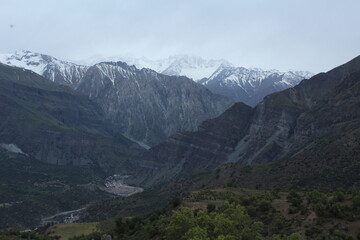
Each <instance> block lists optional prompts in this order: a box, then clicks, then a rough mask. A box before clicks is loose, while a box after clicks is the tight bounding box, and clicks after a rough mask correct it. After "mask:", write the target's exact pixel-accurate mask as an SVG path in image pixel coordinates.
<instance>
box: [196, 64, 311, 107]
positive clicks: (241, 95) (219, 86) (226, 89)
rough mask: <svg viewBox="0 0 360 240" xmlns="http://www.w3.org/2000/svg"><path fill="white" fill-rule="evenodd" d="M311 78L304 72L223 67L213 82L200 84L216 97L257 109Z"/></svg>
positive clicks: (213, 75) (212, 77)
mask: <svg viewBox="0 0 360 240" xmlns="http://www.w3.org/2000/svg"><path fill="white" fill-rule="evenodd" d="M311 76H312V74H311V73H310V72H303V71H289V72H280V71H277V70H262V69H258V68H244V67H232V66H228V65H221V66H220V67H219V68H218V69H217V70H216V71H215V72H214V73H213V74H212V75H211V76H210V77H209V78H205V79H203V80H201V81H200V82H199V83H201V84H202V85H204V86H205V87H207V88H208V89H210V90H211V91H212V92H214V93H217V94H220V95H223V96H227V97H229V98H231V99H233V100H235V101H237V102H243V103H245V104H247V105H250V106H255V105H256V104H258V103H259V102H260V101H261V100H262V99H263V98H264V97H265V96H266V95H269V94H271V93H273V92H278V91H281V90H284V89H287V88H290V87H294V86H295V85H297V84H299V83H300V81H301V80H303V79H307V78H309V77H311Z"/></svg>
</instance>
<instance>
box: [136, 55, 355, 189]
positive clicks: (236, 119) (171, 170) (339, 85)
mask: <svg viewBox="0 0 360 240" xmlns="http://www.w3.org/2000/svg"><path fill="white" fill-rule="evenodd" d="M359 81H360V57H357V58H355V59H353V60H351V61H350V62H348V63H346V64H344V65H342V66H340V67H337V68H335V69H333V70H331V71H329V72H327V73H320V74H318V75H315V76H314V77H312V78H310V79H308V80H303V81H302V82H301V83H300V84H299V85H297V86H295V87H293V88H290V89H287V90H284V91H281V92H278V93H273V94H271V95H268V96H266V97H265V98H264V100H263V101H262V102H260V103H259V104H258V105H257V106H256V107H255V108H250V107H248V106H246V105H244V104H242V103H237V104H235V105H234V106H232V107H231V108H229V109H228V110H227V111H226V112H225V113H223V114H222V115H220V116H219V117H218V118H215V119H210V120H207V121H205V122H204V123H203V124H202V125H201V126H200V127H199V131H197V132H185V133H177V134H175V135H173V136H171V137H170V138H169V139H168V140H166V141H165V142H163V143H161V144H159V145H157V146H155V147H153V148H152V149H150V151H148V152H147V153H145V154H144V155H143V156H142V157H141V159H143V160H144V161H147V163H148V165H147V167H148V169H149V170H148V171H147V173H148V176H150V177H148V178H142V179H138V181H139V182H141V181H142V183H143V184H147V185H149V186H151V185H155V184H157V183H160V182H164V181H165V182H166V181H170V180H171V179H176V178H178V177H180V176H189V175H191V174H194V173H199V172H204V171H206V170H211V169H215V168H216V167H218V166H220V165H221V164H223V163H228V162H233V163H239V164H246V165H253V164H261V163H268V162H276V161H279V160H282V159H290V160H288V161H297V162H298V164H300V165H301V164H307V163H308V162H309V161H310V159H311V160H312V161H313V162H311V161H310V163H311V164H309V166H313V167H314V169H312V171H311V172H312V173H313V174H315V173H317V172H318V171H321V174H325V175H326V169H333V170H334V171H335V172H336V171H337V172H339V169H342V170H341V171H344V172H343V173H344V174H345V175H346V174H348V175H349V176H347V177H348V178H350V177H351V176H352V177H353V178H356V176H357V175H354V172H353V171H351V169H348V168H346V169H344V168H343V166H344V165H346V164H347V163H348V164H349V166H358V162H356V159H358V158H359V157H360V156H359V152H358V151H357V150H356V149H357V148H356V146H358V143H359V135H358V132H359V131H360V115H359V113H360V109H359V106H360V105H359V103H360V98H359V94H358V93H359ZM331 141H335V142H336V144H335V143H333V144H331ZM345 149H349V150H351V151H348V153H351V155H349V154H340V153H341V152H347V151H344V150H345ZM340 150H341V151H340ZM316 156H321V159H317V158H316ZM296 159H297V160H296ZM306 159H308V160H306ZM332 164H333V165H332ZM327 165H329V167H327ZM281 166H282V168H280V167H279V169H278V173H279V174H282V175H286V176H289V174H290V172H291V171H295V172H296V171H299V168H293V169H292V170H291V171H290V170H289V171H287V169H286V168H284V166H283V165H281ZM291 166H293V165H291ZM320 166H321V167H320ZM330 166H331V167H330ZM265 169H267V168H266V167H265ZM356 169H357V168H356ZM269 171H270V170H269ZM296 174H297V175H298V176H299V178H300V179H301V176H302V177H305V175H306V176H308V174H304V173H303V172H297V173H296ZM319 174H320V173H319ZM143 176H144V175H143ZM143 176H142V177H143ZM271 176H274V178H276V177H278V176H280V175H271ZM248 177H249V178H250V179H253V178H252V177H251V175H248ZM289 178H291V176H289ZM302 180H303V179H302ZM248 181H250V180H248ZM279 181H280V180H279ZM299 181H300V180H299ZM309 183H310V182H309ZM279 184H281V181H280V183H279ZM283 184H284V185H286V183H285V182H284V183H283ZM318 184H319V185H320V184H326V181H325V182H324V181H322V182H321V183H318Z"/></svg>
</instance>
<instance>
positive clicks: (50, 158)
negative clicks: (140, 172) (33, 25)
mask: <svg viewBox="0 0 360 240" xmlns="http://www.w3.org/2000/svg"><path fill="white" fill-rule="evenodd" d="M0 109H1V114H0V143H2V144H14V145H16V146H17V147H19V148H20V149H21V150H22V151H23V152H24V153H26V154H28V155H30V156H32V157H34V158H36V159H37V160H40V161H42V162H46V163H52V164H58V165H74V166H83V167H91V168H94V169H97V170H98V171H100V172H101V171H104V172H108V173H114V172H115V173H116V172H131V171H133V170H134V163H133V162H132V161H131V159H132V158H133V157H134V156H135V155H136V154H137V152H138V150H136V149H134V148H133V147H136V148H138V149H139V147H138V146H137V145H136V144H135V143H133V142H131V141H130V140H129V139H126V138H125V137H123V136H121V135H120V134H119V133H118V132H116V131H114V129H113V128H112V127H111V125H110V124H108V122H106V121H104V120H103V117H102V115H103V112H102V110H101V108H100V107H99V106H97V105H96V104H95V103H94V102H92V101H90V100H89V99H88V97H86V96H83V95H79V94H78V93H76V92H75V91H73V90H71V89H70V88H68V87H65V86H60V85H57V84H55V83H52V82H50V81H48V80H47V79H45V78H43V77H41V76H39V75H37V74H35V73H34V72H32V71H28V70H25V69H21V68H16V67H9V66H6V65H2V64H0Z"/></svg>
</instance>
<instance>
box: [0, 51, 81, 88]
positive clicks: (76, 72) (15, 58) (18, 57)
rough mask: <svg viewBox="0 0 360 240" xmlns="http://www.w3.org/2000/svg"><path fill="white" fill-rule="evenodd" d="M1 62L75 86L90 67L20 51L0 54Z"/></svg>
mask: <svg viewBox="0 0 360 240" xmlns="http://www.w3.org/2000/svg"><path fill="white" fill-rule="evenodd" d="M0 62H1V63H4V64H7V65H11V66H16V67H21V68H25V69H28V70H31V71H33V72H35V73H37V74H39V75H42V76H44V77H45V78H48V79H50V80H51V81H53V82H57V83H59V84H64V85H68V86H72V87H75V86H76V85H78V83H79V81H80V80H81V79H82V77H83V76H84V73H85V72H86V70H87V69H88V67H87V66H83V65H77V64H74V63H70V62H66V61H61V60H58V59H56V58H54V57H51V56H48V55H45V54H40V53H34V52H31V51H25V50H23V51H19V52H15V53H14V54H0Z"/></svg>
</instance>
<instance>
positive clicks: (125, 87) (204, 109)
mask: <svg viewBox="0 0 360 240" xmlns="http://www.w3.org/2000/svg"><path fill="white" fill-rule="evenodd" d="M77 90H79V91H81V92H82V93H85V94H86V95H88V96H89V97H90V98H91V99H93V100H94V101H96V102H97V103H99V104H100V106H101V107H102V109H103V110H104V112H105V115H106V117H107V118H108V119H109V120H110V121H111V122H112V123H113V124H114V125H115V127H116V128H117V129H119V130H120V131H121V132H122V133H124V134H125V135H126V136H129V137H131V138H133V139H135V140H137V141H141V142H144V143H146V144H148V145H155V144H157V143H159V142H161V141H162V140H164V139H165V138H166V137H167V136H169V135H171V134H173V133H175V132H177V131H185V130H196V129H197V126H198V125H199V124H200V123H201V122H202V121H204V120H205V119H209V118H214V117H216V116H218V115H220V114H221V113H222V112H223V111H224V110H225V109H227V108H228V107H230V106H231V104H232V103H233V102H232V101H231V100H230V99H228V98H225V97H222V96H219V95H216V94H213V93H211V92H210V91H209V90H207V89H206V88H204V87H203V86H201V85H199V84H196V83H194V82H193V81H192V80H190V79H188V78H186V77H177V76H167V75H163V74H159V73H157V72H155V71H153V70H150V69H141V70H139V69H137V68H136V67H135V66H128V65H127V64H126V63H122V62H117V63H113V62H105V63H100V64H96V65H94V66H92V67H90V68H89V69H88V71H87V72H86V74H85V76H84V78H83V79H82V81H81V83H80V85H79V87H78V88H77Z"/></svg>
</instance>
